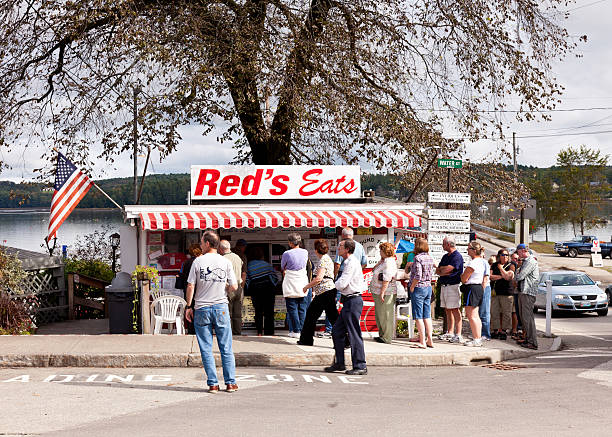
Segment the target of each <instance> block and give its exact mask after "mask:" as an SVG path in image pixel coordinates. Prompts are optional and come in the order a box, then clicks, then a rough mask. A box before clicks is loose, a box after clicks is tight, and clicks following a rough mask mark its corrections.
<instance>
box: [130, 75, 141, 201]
mask: <svg viewBox="0 0 612 437" xmlns="http://www.w3.org/2000/svg"><path fill="white" fill-rule="evenodd" d="M138 93H140V87H134V107H133V117H134V122H133V125H134V128H133V132H132V137H133V138H132V141H133V143H134V152H133V153H134V155H133V158H134V205H136V204H137V203H138Z"/></svg>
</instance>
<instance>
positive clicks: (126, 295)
mask: <svg viewBox="0 0 612 437" xmlns="http://www.w3.org/2000/svg"><path fill="white" fill-rule="evenodd" d="M106 299H107V302H108V325H109V331H110V333H111V334H131V333H132V309H133V307H134V289H133V287H132V279H131V277H130V274H129V273H126V272H119V273H117V276H115V278H114V279H113V281H112V282H111V285H109V286H108V287H106Z"/></svg>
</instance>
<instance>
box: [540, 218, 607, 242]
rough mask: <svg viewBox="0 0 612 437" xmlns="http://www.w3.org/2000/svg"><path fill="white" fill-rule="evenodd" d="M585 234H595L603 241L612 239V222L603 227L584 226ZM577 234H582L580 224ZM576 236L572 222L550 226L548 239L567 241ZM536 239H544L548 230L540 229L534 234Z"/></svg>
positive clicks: (577, 227)
mask: <svg viewBox="0 0 612 437" xmlns="http://www.w3.org/2000/svg"><path fill="white" fill-rule="evenodd" d="M584 233H585V235H595V236H596V237H598V238H599V239H600V240H602V241H612V222H608V224H607V225H604V226H603V227H601V226H599V227H596V228H587V227H586V226H585V228H584ZM576 235H580V226H576ZM572 238H574V228H572V224H571V223H563V224H560V225H552V226H549V227H548V241H567V240H571V239H572ZM533 239H534V241H544V240H545V239H546V232H545V231H544V228H541V229H538V230H537V231H536V232H535V233H534V234H533Z"/></svg>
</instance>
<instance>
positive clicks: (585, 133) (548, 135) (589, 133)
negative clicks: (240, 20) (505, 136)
mask: <svg viewBox="0 0 612 437" xmlns="http://www.w3.org/2000/svg"><path fill="white" fill-rule="evenodd" d="M610 132H612V130H600V131H594V132H574V133H565V134H544V135H523V136H517V138H546V137H567V136H574V135H595V134H606V133H610Z"/></svg>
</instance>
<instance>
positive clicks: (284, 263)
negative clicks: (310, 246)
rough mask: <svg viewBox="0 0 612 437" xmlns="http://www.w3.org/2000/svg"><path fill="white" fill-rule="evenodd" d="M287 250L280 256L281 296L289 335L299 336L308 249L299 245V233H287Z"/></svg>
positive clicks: (302, 318) (304, 307)
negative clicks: (285, 309) (281, 274)
mask: <svg viewBox="0 0 612 437" xmlns="http://www.w3.org/2000/svg"><path fill="white" fill-rule="evenodd" d="M287 241H288V243H289V250H286V251H285V252H284V253H283V256H282V257H281V270H282V272H283V296H284V297H285V305H286V306H287V325H289V337H293V338H300V332H301V331H302V325H304V318H305V317H306V307H307V302H306V296H307V295H308V289H306V291H304V287H305V286H306V285H307V284H308V276H307V273H306V264H308V251H307V250H306V249H302V248H301V247H300V242H301V241H302V237H301V236H300V234H297V233H291V234H289V235H287Z"/></svg>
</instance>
